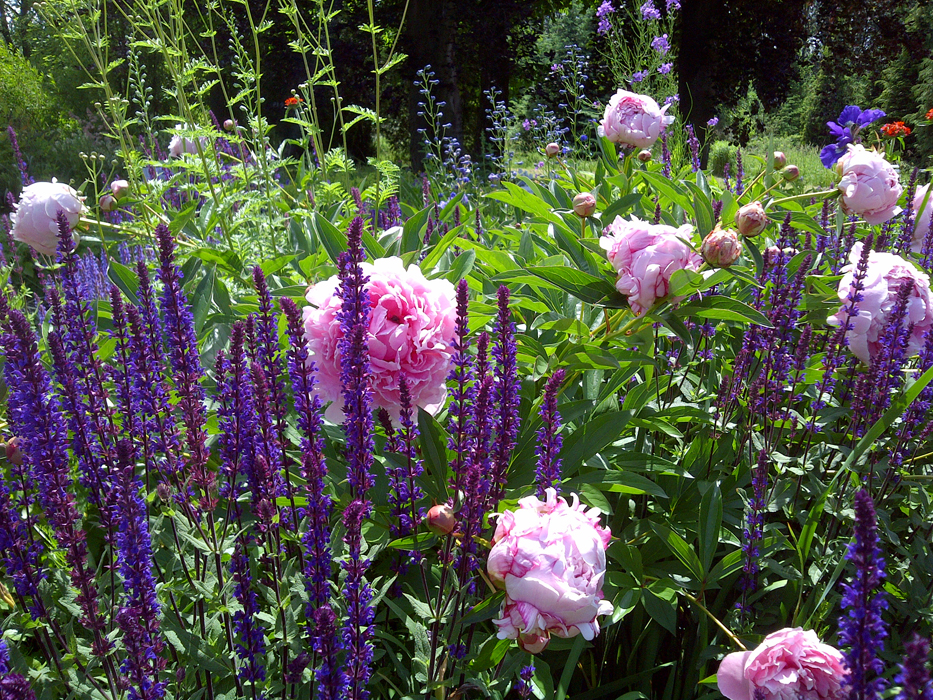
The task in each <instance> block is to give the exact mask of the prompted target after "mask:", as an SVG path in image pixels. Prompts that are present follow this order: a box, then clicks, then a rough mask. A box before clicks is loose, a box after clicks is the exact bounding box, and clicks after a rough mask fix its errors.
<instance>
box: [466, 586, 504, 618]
mask: <svg viewBox="0 0 933 700" xmlns="http://www.w3.org/2000/svg"><path fill="white" fill-rule="evenodd" d="M504 598H505V591H496V593H495V594H493V595H491V596H490V597H489V598H487V599H486V600H484V601H483V602H482V603H480V604H479V605H476V606H474V607H473V609H472V610H470V612H468V613H467V614H466V615H464V616H463V617H461V618H460V620H459V622H460V625H461V627H470V626H471V625H475V624H476V623H477V622H483V621H484V620H491V619H492V618H494V617H495V616H496V615H498V614H499V605H500V604H501V603H502V600H503V599H504Z"/></svg>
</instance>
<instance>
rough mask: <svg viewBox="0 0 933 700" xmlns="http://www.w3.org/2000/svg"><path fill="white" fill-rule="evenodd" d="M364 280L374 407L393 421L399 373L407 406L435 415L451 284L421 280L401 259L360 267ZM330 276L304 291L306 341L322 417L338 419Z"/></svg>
mask: <svg viewBox="0 0 933 700" xmlns="http://www.w3.org/2000/svg"><path fill="white" fill-rule="evenodd" d="M362 266H363V274H364V275H365V276H367V277H369V282H367V285H366V286H367V289H368V291H369V298H370V300H371V303H372V306H371V308H370V317H369V335H368V337H367V338H368V343H369V363H370V372H371V375H372V379H371V384H370V386H371V387H372V390H373V405H374V406H375V407H377V408H384V409H386V411H388V412H389V415H390V416H392V418H393V419H394V420H396V421H397V420H398V417H399V411H400V406H399V401H400V399H399V391H398V387H399V377H401V375H402V374H404V375H405V379H406V380H407V382H408V388H409V391H410V392H411V399H412V403H413V404H414V405H415V406H420V407H421V408H423V409H425V410H426V411H428V412H429V413H437V412H438V411H439V410H440V409H441V407H442V406H443V405H444V400H445V398H446V397H447V386H446V380H447V369H448V364H449V360H450V355H451V353H452V351H453V346H452V343H453V338H454V330H455V328H454V326H455V322H456V317H457V312H456V307H455V293H454V287H453V285H452V284H451V283H450V282H448V281H447V280H445V279H435V280H429V279H426V278H425V276H424V274H423V273H422V272H421V270H420V269H419V268H418V267H417V266H416V265H412V266H410V267H409V268H408V269H407V270H406V269H405V267H404V265H403V264H402V260H401V258H380V259H378V260H375V261H373V263H365V262H364V263H363V264H362ZM338 285H339V281H338V279H337V276H336V275H335V276H334V277H331V278H330V279H328V280H326V281H324V282H320V283H319V284H316V285H314V286H313V287H311V288H310V289H309V290H308V293H307V299H308V302H309V303H310V304H311V305H310V306H307V307H305V309H304V325H305V338H306V339H307V340H308V350H309V352H310V354H311V357H310V360H313V361H314V362H315V363H316V364H317V367H318V381H319V383H318V385H317V390H318V391H319V393H320V395H321V398H322V399H323V400H324V401H325V402H326V401H331V402H332V403H331V404H330V406H329V407H328V408H327V410H326V412H325V414H324V415H325V416H326V417H327V418H328V419H329V420H331V421H334V422H335V423H337V422H340V421H342V420H343V397H342V394H341V388H340V356H339V354H338V351H337V341H338V340H340V338H342V337H343V331H342V329H341V328H340V323H339V321H338V320H337V312H338V311H339V310H340V306H341V303H342V302H341V300H340V297H338V296H336V294H335V292H336V291H337V287H338Z"/></svg>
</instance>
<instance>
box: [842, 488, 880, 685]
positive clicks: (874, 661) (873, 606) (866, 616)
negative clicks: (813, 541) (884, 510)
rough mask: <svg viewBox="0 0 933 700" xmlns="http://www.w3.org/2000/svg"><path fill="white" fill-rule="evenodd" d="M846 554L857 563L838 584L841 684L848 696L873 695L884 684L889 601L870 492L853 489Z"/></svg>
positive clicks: (849, 559)
mask: <svg viewBox="0 0 933 700" xmlns="http://www.w3.org/2000/svg"><path fill="white" fill-rule="evenodd" d="M846 559H847V560H848V561H849V562H850V563H851V564H852V565H853V566H854V567H855V572H854V575H853V577H852V582H851V583H848V584H844V585H843V587H842V591H843V593H842V607H843V609H844V610H846V613H845V614H844V615H843V616H842V617H841V618H840V620H839V642H840V647H842V648H843V649H844V652H843V655H844V657H845V666H846V669H847V672H846V677H845V680H844V682H843V687H844V688H845V689H847V692H848V697H849V698H850V700H877V698H878V697H880V694H881V692H882V691H883V690H884V689H885V688H886V687H887V683H886V681H885V679H884V677H883V676H882V675H881V674H882V672H883V671H884V662H883V661H882V660H881V658H880V657H879V654H880V652H882V651H883V650H884V640H885V638H886V637H887V636H888V632H887V626H886V625H885V623H884V621H883V620H882V619H881V613H882V611H883V610H885V609H887V607H888V604H887V601H886V600H885V595H884V592H883V591H882V583H883V581H884V578H885V573H884V559H883V558H882V556H881V547H880V544H879V539H878V521H877V517H876V515H875V505H874V503H873V502H872V499H871V496H870V495H869V494H868V491H866V490H865V489H862V490H860V491H858V492H857V493H856V494H855V541H854V542H852V543H851V544H850V545H849V548H848V551H847V552H846Z"/></svg>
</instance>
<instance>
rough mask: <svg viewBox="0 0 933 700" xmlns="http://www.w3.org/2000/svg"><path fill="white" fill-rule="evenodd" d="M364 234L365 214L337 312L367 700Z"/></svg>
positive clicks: (348, 583) (350, 602)
mask: <svg viewBox="0 0 933 700" xmlns="http://www.w3.org/2000/svg"><path fill="white" fill-rule="evenodd" d="M362 236H363V220H362V219H361V218H359V217H357V218H356V219H354V220H353V222H352V223H351V224H350V228H349V230H348V232H347V250H346V251H345V252H343V253H341V255H340V260H339V277H340V286H339V288H338V291H337V294H338V295H339V296H340V298H341V302H342V304H341V307H340V311H339V312H338V314H337V318H338V320H339V322H340V326H341V329H342V330H343V337H342V338H341V339H340V341H339V342H338V350H339V352H340V383H341V387H342V392H343V412H344V424H343V427H344V434H345V435H346V455H347V481H348V482H349V485H350V499H351V501H350V503H349V504H348V505H347V507H346V509H345V510H344V514H343V522H344V527H345V528H346V534H345V535H344V542H345V543H346V545H347V560H346V561H345V562H344V564H343V566H344V569H345V570H346V572H347V576H346V579H345V582H344V587H343V597H344V599H345V600H346V602H347V621H346V624H345V625H344V628H343V643H344V646H345V648H346V653H347V663H346V665H347V669H346V670H347V684H348V685H347V691H346V695H345V697H346V699H347V700H366V699H367V698H368V697H369V691H368V690H366V685H367V683H368V682H369V678H370V675H371V674H372V660H373V646H372V637H373V629H372V623H373V618H374V611H373V608H372V606H371V604H370V603H371V600H372V589H371V588H370V586H369V583H368V582H367V581H366V578H365V574H366V570H367V569H368V568H369V561H368V560H366V559H364V558H363V555H362V543H363V534H362V526H363V521H364V520H365V519H366V518H368V517H369V515H370V513H371V512H372V503H371V502H370V501H369V495H368V492H369V489H370V488H372V485H373V476H372V463H373V448H374V444H373V418H372V389H371V388H370V386H369V383H370V367H369V348H368V345H367V333H368V330H369V313H370V303H371V302H370V299H369V292H368V290H367V288H366V282H367V281H368V280H367V278H366V277H365V275H364V274H363V269H362V267H361V263H362V262H363V260H364V258H365V253H364V252H363V245H362Z"/></svg>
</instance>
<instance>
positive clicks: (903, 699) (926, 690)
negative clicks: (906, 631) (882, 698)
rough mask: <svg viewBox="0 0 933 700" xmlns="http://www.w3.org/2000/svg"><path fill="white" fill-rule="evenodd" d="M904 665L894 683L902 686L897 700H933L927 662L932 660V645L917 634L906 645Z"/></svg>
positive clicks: (932, 687)
mask: <svg viewBox="0 0 933 700" xmlns="http://www.w3.org/2000/svg"><path fill="white" fill-rule="evenodd" d="M904 652H905V653H904V663H902V664H901V670H900V673H898V674H897V675H896V676H895V677H894V682H895V683H896V684H898V685H900V686H901V692H900V693H898V694H897V698H896V699H895V700H933V684H931V682H930V671H929V669H927V662H928V661H929V660H930V643H929V642H928V641H927V640H926V639H923V638H922V637H920V635H917V634H915V635H914V636H913V637H912V638H911V639H910V640H909V641H907V642H906V643H905V644H904Z"/></svg>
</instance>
